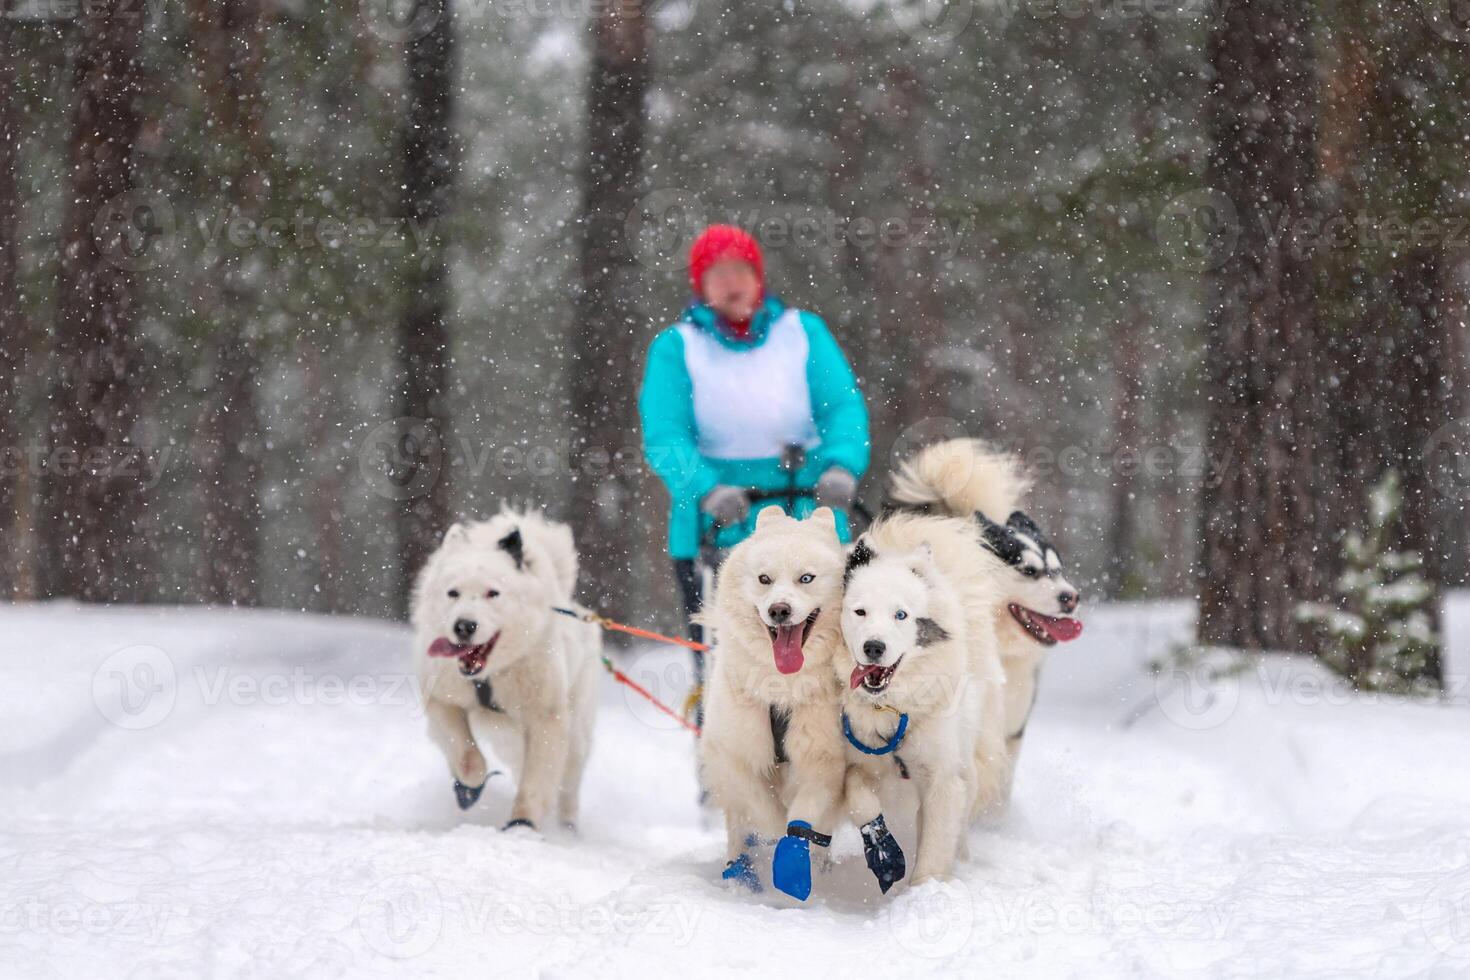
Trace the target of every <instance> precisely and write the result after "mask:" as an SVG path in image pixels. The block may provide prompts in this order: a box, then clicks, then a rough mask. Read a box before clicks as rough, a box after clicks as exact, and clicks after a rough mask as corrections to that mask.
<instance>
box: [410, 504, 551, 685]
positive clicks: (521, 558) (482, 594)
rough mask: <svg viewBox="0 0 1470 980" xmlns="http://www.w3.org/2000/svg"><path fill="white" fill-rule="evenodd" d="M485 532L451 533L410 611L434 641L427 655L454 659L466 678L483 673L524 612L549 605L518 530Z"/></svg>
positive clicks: (457, 530)
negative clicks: (530, 572)
mask: <svg viewBox="0 0 1470 980" xmlns="http://www.w3.org/2000/svg"><path fill="white" fill-rule="evenodd" d="M488 531H489V529H488V528H485V527H484V526H483V525H480V526H476V527H474V528H466V527H465V526H464V525H462V524H456V525H455V526H454V527H452V528H450V529H449V531H448V532H447V533H446V534H445V535H444V541H443V543H442V544H441V545H440V546H439V550H438V551H436V552H435V553H434V556H433V557H432V558H431V559H430V561H429V564H428V565H427V566H426V567H425V569H424V577H423V580H422V581H421V582H420V583H419V595H418V601H417V603H416V604H415V610H414V614H415V615H414V623H415V625H416V626H417V627H418V628H419V630H420V633H421V634H422V635H426V636H429V637H431V638H432V639H431V642H430V645H429V649H428V654H429V656H431V657H454V658H456V659H457V660H458V661H459V672H460V673H461V674H463V675H464V676H465V677H477V676H479V675H481V674H483V673H485V672H486V671H487V670H488V669H489V666H490V663H491V657H492V655H493V654H494V653H495V650H496V647H497V645H498V644H499V642H500V640H501V635H502V633H503V632H505V630H506V629H507V628H509V627H512V626H514V625H515V624H516V623H518V622H519V621H520V620H521V619H522V618H523V617H524V616H525V614H526V610H527V609H530V608H535V607H537V606H541V605H546V604H547V597H546V596H545V595H543V591H544V590H543V588H542V586H541V583H540V581H539V580H538V579H537V578H536V577H535V576H532V575H528V574H526V572H527V565H526V563H527V558H526V554H525V546H524V542H523V540H522V538H521V534H520V531H519V530H516V529H513V528H512V529H509V530H507V529H505V528H501V529H498V531H497V532H495V533H493V534H488V533H487V532H488ZM505 660H506V658H505V657H504V656H502V657H500V658H497V660H496V663H497V665H498V666H504V663H505Z"/></svg>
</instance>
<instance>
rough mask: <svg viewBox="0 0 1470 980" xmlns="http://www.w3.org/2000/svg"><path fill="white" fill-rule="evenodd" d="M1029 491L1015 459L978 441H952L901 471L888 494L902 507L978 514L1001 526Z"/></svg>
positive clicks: (958, 514) (1027, 480)
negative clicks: (991, 519)
mask: <svg viewBox="0 0 1470 980" xmlns="http://www.w3.org/2000/svg"><path fill="white" fill-rule="evenodd" d="M1030 489H1031V480H1030V478H1029V477H1027V476H1026V473H1025V471H1024V470H1023V469H1022V467H1021V461H1020V460H1019V459H1017V458H1016V457H1015V456H1013V455H1011V454H1009V453H1003V452H999V451H997V450H994V449H991V448H990V447H989V446H987V445H986V444H985V443H983V442H981V441H979V440H978V439H950V440H948V441H946V442H941V443H937V444H935V445H933V446H930V447H928V448H927V449H924V450H922V451H920V453H919V454H918V455H917V456H915V457H914V458H913V459H910V460H908V461H907V462H905V463H904V464H903V465H902V466H900V467H899V469H898V472H897V473H895V474H894V475H893V479H892V481H891V485H890V490H889V493H890V495H891V496H892V497H893V499H894V500H896V501H898V502H899V503H902V504H907V505H909V506H913V507H921V506H924V505H926V504H927V505H929V506H931V507H933V508H935V510H936V511H937V512H939V513H943V514H948V515H949V516H951V517H969V516H970V515H971V514H973V513H975V511H977V510H978V511H980V512H981V513H983V514H989V515H990V516H991V517H992V518H993V519H994V520H997V521H1003V520H1005V519H1006V516H1007V515H1009V514H1010V513H1011V511H1013V510H1016V509H1017V508H1018V507H1020V506H1021V500H1022V498H1024V497H1025V496H1026V493H1027V491H1029V490H1030Z"/></svg>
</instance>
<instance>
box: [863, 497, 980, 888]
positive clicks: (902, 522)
mask: <svg viewBox="0 0 1470 980" xmlns="http://www.w3.org/2000/svg"><path fill="white" fill-rule="evenodd" d="M967 526H968V525H967V524H966V522H963V521H957V520H954V519H952V518H926V517H914V516H909V515H897V516H894V517H890V518H888V519H886V520H884V521H881V522H879V523H878V524H875V525H874V526H873V527H872V528H871V529H870V530H869V531H868V533H866V534H864V535H863V536H862V537H861V538H859V539H858V542H857V544H856V545H854V547H853V548H852V550H851V552H849V554H848V559H847V576H846V577H847V587H846V589H845V590H844V593H843V599H842V635H843V640H844V642H845V645H846V648H847V653H848V656H847V657H845V658H841V659H840V660H839V661H836V662H835V667H836V673H837V674H838V676H839V678H840V679H841V681H842V683H843V687H844V688H845V689H846V691H847V693H846V696H845V698H844V700H843V709H842V729H843V735H844V737H845V739H846V741H847V775H846V782H845V786H844V790H845V796H846V800H847V807H848V815H849V817H851V819H852V821H853V823H855V824H856V825H857V826H858V828H859V830H860V832H861V834H862V838H863V849H864V853H865V856H866V858H867V862H868V867H869V868H870V869H871V870H872V871H873V873H874V875H875V876H876V877H877V879H878V884H879V887H880V888H882V890H883V891H885V892H886V891H888V889H889V888H890V887H892V885H893V884H894V883H895V882H897V881H898V880H899V879H900V878H902V877H903V876H904V872H905V863H906V859H905V857H904V855H903V851H902V848H901V847H900V846H899V844H898V842H897V841H896V840H895V839H894V838H893V836H892V835H891V834H890V832H889V829H888V825H887V821H886V819H885V816H884V810H885V809H886V810H887V811H888V816H893V815H894V813H893V809H892V808H893V806H894V805H895V804H896V803H898V802H899V801H900V800H903V799H905V794H900V793H898V792H896V791H897V789H898V788H899V786H900V785H901V784H902V782H903V781H912V783H913V786H914V789H915V790H917V799H918V814H917V818H918V819H917V821H916V825H917V828H918V841H917V845H918V846H917V860H916V861H915V867H914V878H913V880H914V882H915V883H916V884H920V883H923V882H924V881H927V880H929V879H932V878H944V877H948V876H949V875H950V873H951V872H952V870H953V868H954V862H955V860H956V858H957V857H958V856H959V855H960V852H961V846H962V841H963V835H964V830H965V827H966V826H967V825H968V824H969V820H970V816H971V814H972V812H973V811H974V809H975V804H976V800H977V799H978V798H979V797H980V796H981V795H982V794H984V793H987V792H991V793H993V792H994V786H993V785H989V786H987V785H982V783H983V782H984V781H986V780H989V779H991V778H992V774H993V773H994V772H995V771H996V763H997V762H998V761H999V759H1000V756H1001V753H1002V752H1003V744H1004V743H1003V734H1004V729H1003V727H1002V716H1003V707H1002V705H1001V703H1000V698H999V695H1000V691H1001V688H1002V686H1003V680H1002V674H1001V668H1000V663H999V658H998V654H997V651H996V645H995V630H994V623H993V616H994V608H995V603H996V593H995V592H994V591H993V589H994V587H995V584H996V582H995V579H996V576H995V575H994V574H993V571H992V570H991V569H989V568H988V567H987V564H986V563H985V562H984V561H983V559H982V558H981V556H980V554H979V550H978V549H977V548H975V547H974V545H973V544H971V543H969V542H967V541H966V540H965V536H964V534H963V533H962V532H963V531H964V530H965V529H966V528H967ZM920 538H922V539H923V540H918V539H920ZM982 761H983V762H984V763H985V764H983V765H982V764H979V763H981V762H982ZM905 805H908V804H907V803H906V801H905Z"/></svg>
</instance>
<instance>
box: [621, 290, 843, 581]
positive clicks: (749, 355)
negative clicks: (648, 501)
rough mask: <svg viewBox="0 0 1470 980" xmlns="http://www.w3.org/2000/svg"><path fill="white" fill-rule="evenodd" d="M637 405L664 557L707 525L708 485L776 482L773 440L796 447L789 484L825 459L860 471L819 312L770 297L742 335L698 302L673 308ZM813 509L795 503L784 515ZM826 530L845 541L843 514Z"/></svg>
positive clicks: (813, 476)
mask: <svg viewBox="0 0 1470 980" xmlns="http://www.w3.org/2000/svg"><path fill="white" fill-rule="evenodd" d="M802 355H804V363H803V356H802ZM638 407H639V413H640V415H641V417H642V421H643V449H644V453H645V455H646V457H647V459H648V463H649V465H650V466H651V467H652V468H653V471H654V472H655V473H657V474H658V476H659V478H660V479H661V480H663V482H664V484H665V485H666V486H667V487H668V489H669V495H670V497H671V498H672V502H671V506H670V508H669V554H670V555H672V556H673V557H674V558H693V557H694V556H695V555H696V554H698V552H699V546H700V541H701V538H702V537H703V536H704V535H705V534H706V532H707V531H708V530H709V528H710V526H711V521H710V519H709V518H708V517H707V516H706V515H704V514H702V513H701V512H700V510H699V502H700V500H702V499H703V498H704V495H705V494H707V493H709V491H710V490H711V489H713V488H714V487H715V485H716V484H721V483H726V484H731V485H733V486H738V487H748V488H755V489H760V490H772V491H779V490H784V489H786V488H787V486H788V485H789V480H790V475H789V474H788V473H787V472H786V471H785V470H783V469H782V468H781V458H780V455H779V454H780V447H781V446H783V445H786V444H790V443H793V442H795V443H801V444H803V445H804V446H805V448H806V462H805V464H804V465H803V466H802V468H801V469H800V471H798V472H797V474H796V485H797V487H798V488H801V489H805V490H810V489H811V488H812V487H813V486H815V485H816V482H817V479H818V478H819V477H820V476H821V475H822V474H823V473H824V472H826V471H827V469H828V468H830V467H832V466H841V467H842V468H844V469H846V470H848V471H849V472H851V473H852V474H853V475H854V476H855V477H858V478H859V479H860V478H861V477H862V475H863V473H864V471H866V470H867V468H868V455H869V449H870V445H869V438H868V412H867V408H866V407H865V406H864V404H863V398H862V395H861V394H860V393H859V392H858V390H857V384H856V381H855V380H854V378H853V374H852V368H851V367H849V366H848V363H847V359H846V358H845V357H843V355H842V351H841V349H840V348H839V347H838V346H837V341H836V340H835V339H834V338H833V337H832V334H831V332H830V331H829V330H828V329H827V325H826V324H825V323H823V322H822V319H821V317H818V316H816V315H815V314H813V313H808V312H806V311H805V310H796V309H789V308H787V307H786V305H785V304H783V303H782V302H781V301H780V300H779V299H776V298H775V297H768V298H767V299H766V300H765V302H764V303H763V304H762V305H761V308H760V309H759V310H758V311H757V312H756V315H755V317H754V318H752V321H751V326H750V331H749V334H748V336H747V337H746V338H745V339H739V338H737V337H736V336H735V335H734V334H733V332H732V331H731V330H730V328H729V327H728V326H727V325H725V324H724V323H723V321H721V319H720V317H719V315H718V314H716V313H715V312H714V311H713V310H711V309H710V308H709V307H707V306H705V305H704V304H702V303H697V304H695V305H694V306H691V307H689V309H687V310H685V311H684V314H683V316H682V317H680V319H679V320H678V322H676V323H674V324H673V325H672V326H670V327H668V328H666V329H664V330H663V331H661V332H660V333H659V334H658V336H656V337H655V338H654V339H653V343H652V344H651V345H650V346H649V350H648V363H647V366H646V368H645V370H644V374H643V388H642V390H641V391H640V393H639V397H638ZM701 430H703V431H701ZM762 506H769V503H760V504H757V506H756V507H754V508H752V513H751V515H750V517H749V518H748V519H747V520H746V521H745V522H743V523H742V524H740V525H732V526H730V527H725V528H722V529H721V531H720V534H719V537H718V539H717V540H716V542H715V543H716V544H717V545H718V546H719V547H721V548H728V547H730V546H731V545H734V544H737V543H738V542H740V541H741V540H743V539H744V538H745V537H746V536H747V535H749V534H750V532H751V530H753V528H754V526H755V511H757V510H759V509H760V507H762ZM814 507H815V505H814V504H813V503H812V501H811V500H810V499H809V498H808V499H804V500H803V499H798V500H797V501H796V512H795V516H796V517H805V516H806V515H807V514H809V513H810V512H811V511H812V510H813V509H814ZM837 526H838V531H839V533H840V534H841V536H842V539H843V540H844V541H846V540H847V538H848V533H847V515H846V514H842V513H839V514H838V520H837Z"/></svg>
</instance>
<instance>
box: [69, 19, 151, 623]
mask: <svg viewBox="0 0 1470 980" xmlns="http://www.w3.org/2000/svg"><path fill="white" fill-rule="evenodd" d="M82 9H83V13H82V15H81V18H80V21H81V34H82V38H81V51H80V53H79V54H78V57H77V61H76V68H75V75H74V86H73V92H74V99H75V103H74V108H73V112H72V136H71V148H70V156H69V166H70V173H69V196H68V201H67V208H66V219H65V225H64V227H63V231H62V243H61V267H60V273H59V276H58V302H57V320H56V351H57V358H56V375H55V378H54V388H53V404H54V405H55V410H56V415H55V418H54V420H53V423H52V433H51V436H52V438H51V443H52V447H53V449H54V450H55V451H56V453H57V454H58V455H57V456H56V457H55V458H56V459H57V460H58V462H59V464H60V465H59V466H58V467H57V468H56V469H55V470H54V471H53V472H52V473H51V474H50V476H49V478H48V482H49V484H50V491H51V492H50V494H49V496H50V500H51V503H52V506H53V508H54V515H53V517H52V527H51V531H52V534H53V540H54V541H55V543H56V546H57V548H58V549H59V561H58V566H57V581H56V583H55V586H56V591H58V592H59V593H61V594H63V595H69V596H75V597H78V598H81V599H85V600H101V601H109V600H121V599H126V598H129V597H131V596H132V595H133V594H134V593H135V592H136V587H135V583H134V581H133V580H132V579H131V578H130V576H132V575H135V574H136V571H137V568H136V562H135V561H134V556H135V553H136V550H137V549H136V547H135V542H136V541H137V539H138V537H139V535H138V534H137V532H136V531H135V529H134V527H133V524H134V521H135V520H136V519H137V517H138V516H139V515H140V514H141V512H142V509H143V505H144V491H143V483H142V481H141V480H140V479H138V477H137V476H136V474H135V472H134V470H133V467H132V466H129V465H120V464H121V463H123V462H124V460H123V459H122V457H123V456H124V455H125V454H127V453H130V452H135V451H136V450H137V447H136V446H135V444H134V443H133V425H134V423H135V421H136V420H137V417H138V412H139V406H140V404H141V403H142V401H143V392H142V390H141V379H140V378H139V368H140V363H139V362H140V360H141V358H140V354H139V349H138V345H137V343H136V340H135V338H134V335H133V316H134V312H135V310H134V307H135V299H134V278H133V274H132V272H130V271H129V270H128V269H127V268H126V266H127V265H129V264H130V263H129V262H127V261H122V260H121V259H123V258H125V255H126V253H125V251H124V250H123V249H122V247H121V246H122V245H123V239H124V237H125V236H126V235H127V234H128V231H129V229H130V228H131V227H135V226H134V225H133V224H132V221H131V219H133V218H135V217H137V215H138V211H139V210H141V209H134V208H133V207H132V206H131V204H129V205H128V206H127V207H119V206H117V205H115V204H111V203H110V202H113V201H114V199H115V198H118V196H119V195H122V194H126V193H127V192H128V191H130V190H131V189H132V160H133V147H134V143H135V142H136V140H137V136H138V128H139V114H138V106H137V99H138V95H139V87H140V81H141V74H142V73H141V69H140V65H139V62H138V49H139V45H140V44H141V42H142V38H143V17H144V14H143V9H144V8H142V7H140V6H138V5H136V4H131V3H125V2H123V0H94V2H92V3H89V4H86V5H84V7H83V8H82ZM123 212H126V213H123ZM94 225H95V226H96V227H97V229H98V232H97V234H96V235H95V237H94V232H93V229H94Z"/></svg>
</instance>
